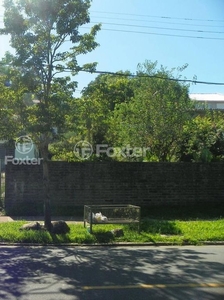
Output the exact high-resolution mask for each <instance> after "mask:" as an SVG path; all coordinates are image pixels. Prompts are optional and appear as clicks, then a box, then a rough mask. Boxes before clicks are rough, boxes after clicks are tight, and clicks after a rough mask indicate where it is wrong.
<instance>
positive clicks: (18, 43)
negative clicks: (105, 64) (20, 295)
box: [1, 0, 100, 230]
mask: <svg viewBox="0 0 224 300" xmlns="http://www.w3.org/2000/svg"><path fill="white" fill-rule="evenodd" d="M90 3H91V1H90V0H18V1H14V0H5V1H4V7H5V12H4V25H5V27H4V29H2V30H1V33H2V34H9V35H10V36H11V46H12V47H13V48H14V49H15V52H16V54H15V57H14V60H13V65H14V66H16V67H19V68H20V73H21V78H22V79H23V82H24V84H25V85H26V86H27V90H28V91H29V92H31V93H33V94H35V95H36V96H37V97H38V100H39V104H38V105H37V106H33V107H32V108H30V110H29V112H28V115H27V118H28V119H26V120H28V122H27V123H26V130H27V131H30V133H36V136H37V137H38V143H39V146H40V151H41V154H42V157H43V183H44V195H45V196H44V207H45V209H44V217H45V227H46V228H47V229H48V230H51V210H50V194H49V166H48V154H49V151H48V147H49V143H50V142H51V141H52V138H53V133H52V127H54V126H57V124H58V121H59V118H57V116H56V115H57V113H58V112H59V111H60V106H63V103H64V101H65V98H66V97H67V96H68V94H69V93H72V92H73V91H74V90H75V88H76V82H72V81H71V78H70V77H69V76H66V77H65V76H64V72H66V71H70V73H71V75H73V76H74V75H76V74H77V73H78V72H79V71H80V70H93V69H94V68H95V66H96V63H91V64H85V65H83V66H79V64H78V61H77V57H78V56H79V55H81V54H86V53H88V52H90V51H92V50H93V49H95V48H96V47H97V45H98V44H97V43H96V41H95V37H96V34H97V32H98V30H99V29H100V25H95V26H93V27H92V28H91V30H90V32H89V33H83V34H81V33H80V26H82V25H84V24H86V23H89V22H90V18H89V12H88V10H89V8H90ZM65 86H66V91H65V89H63V87H65ZM63 90H64V91H63ZM62 94H63V97H62V98H61V96H62ZM70 96H71V94H70ZM56 107H57V108H56ZM31 120H32V121H31ZM59 123H60V122H59ZM29 124H31V126H30V127H29V126H28V125H29ZM28 127H29V128H28Z"/></svg>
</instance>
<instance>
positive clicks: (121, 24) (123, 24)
mask: <svg viewBox="0 0 224 300" xmlns="http://www.w3.org/2000/svg"><path fill="white" fill-rule="evenodd" d="M98 23H99V22H90V24H98ZM101 23H102V24H105V25H113V26H127V27H140V28H152V29H162V30H175V31H188V32H197V33H216V34H217V33H218V34H220V33H221V34H224V31H211V30H194V29H181V28H169V27H158V26H145V25H134V24H125V23H110V22H101Z"/></svg>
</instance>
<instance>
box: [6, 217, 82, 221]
mask: <svg viewBox="0 0 224 300" xmlns="http://www.w3.org/2000/svg"><path fill="white" fill-rule="evenodd" d="M21 220H22V221H27V222H40V223H43V222H44V217H43V216H32V217H28V216H20V217H17V216H14V217H10V216H0V222H1V223H2V222H13V221H21ZM59 220H63V221H66V222H67V223H83V218H82V217H80V216H76V217H68V216H62V217H60V216H59V217H52V218H51V221H59Z"/></svg>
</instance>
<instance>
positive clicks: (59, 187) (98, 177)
mask: <svg viewBox="0 0 224 300" xmlns="http://www.w3.org/2000/svg"><path fill="white" fill-rule="evenodd" d="M49 167H50V193H51V201H52V207H53V211H54V213H56V212H59V213H60V212H62V211H63V209H64V208H68V209H69V210H70V212H71V213H72V210H73V209H75V207H77V206H83V205H85V204H116V203H120V204H136V205H141V206H151V207H152V206H165V205H168V206H169V205H170V206H171V205H172V206H173V205H178V206H184V205H191V204H192V205H204V204H205V203H208V204H209V203H210V204H215V203H217V204H218V203H223V201H224V164H223V163H209V164H203V163H118V162H115V163H108V162H107V163H87V162H86V163H65V162H49ZM5 206H6V211H7V213H12V214H25V213H24V212H25V211H26V213H27V214H31V215H32V214H33V215H35V214H42V211H43V209H42V208H43V191H42V166H35V165H34V166H24V165H21V166H16V165H12V164H8V165H7V166H6V199H5Z"/></svg>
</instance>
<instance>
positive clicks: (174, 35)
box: [82, 26, 224, 41]
mask: <svg viewBox="0 0 224 300" xmlns="http://www.w3.org/2000/svg"><path fill="white" fill-rule="evenodd" d="M82 28H83V29H91V27H86V26H83V27H82ZM101 30H106V31H115V32H125V33H137V34H147V35H161V36H172V37H180V38H191V39H204V40H221V41H224V38H218V37H205V36H193V35H180V34H169V33H158V32H146V31H135V30H124V29H114V28H103V27H102V28H101Z"/></svg>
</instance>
